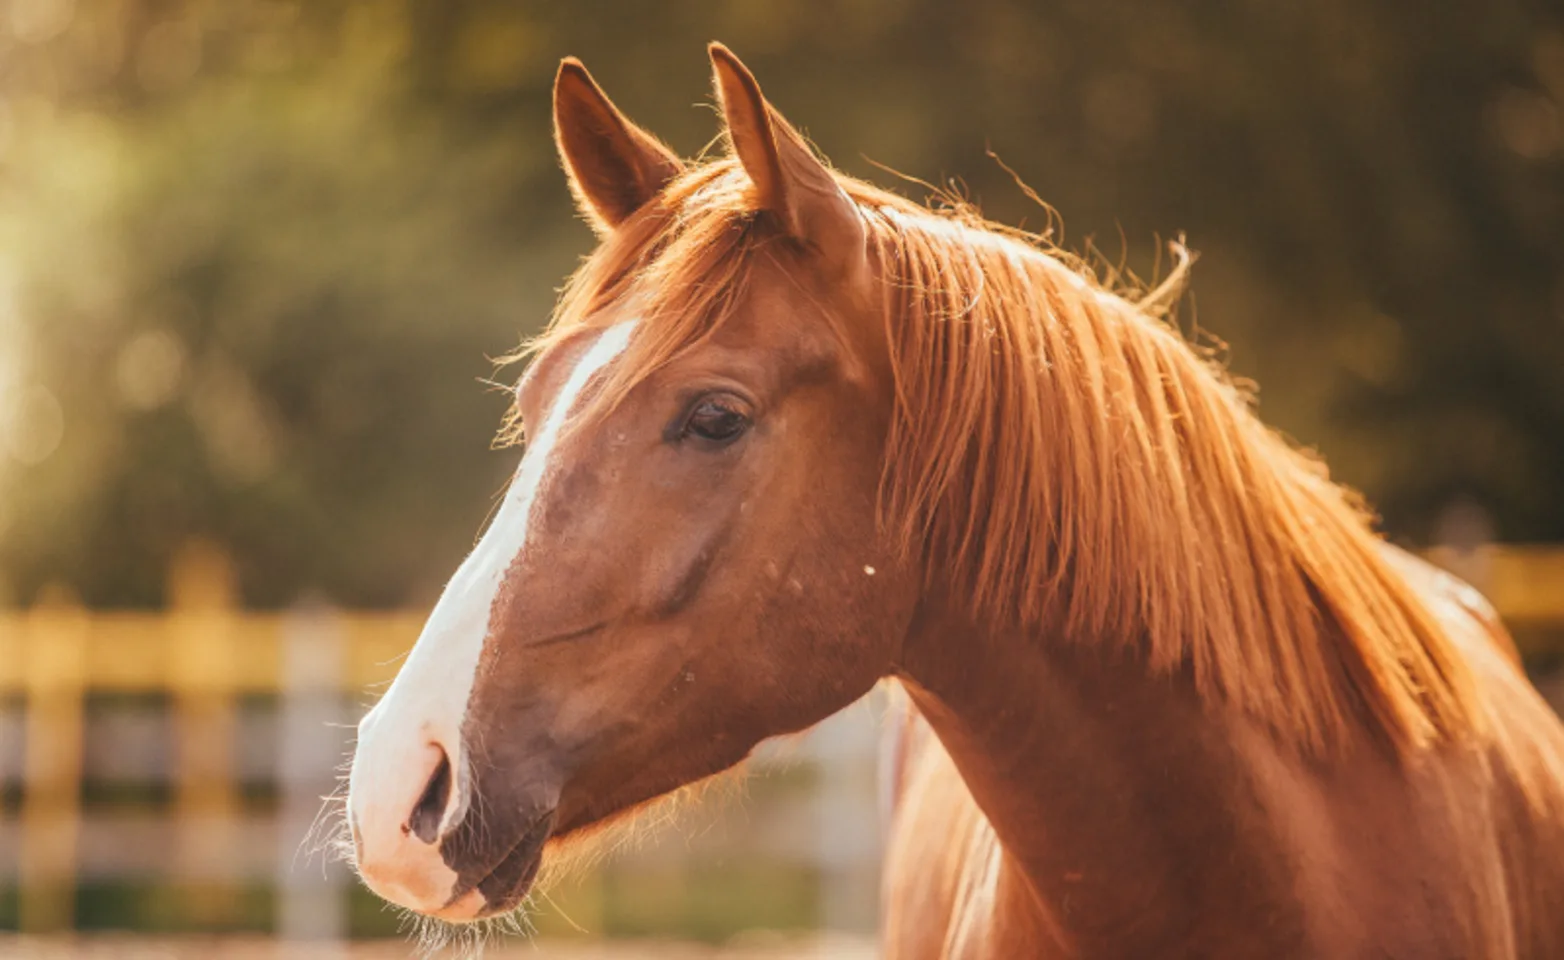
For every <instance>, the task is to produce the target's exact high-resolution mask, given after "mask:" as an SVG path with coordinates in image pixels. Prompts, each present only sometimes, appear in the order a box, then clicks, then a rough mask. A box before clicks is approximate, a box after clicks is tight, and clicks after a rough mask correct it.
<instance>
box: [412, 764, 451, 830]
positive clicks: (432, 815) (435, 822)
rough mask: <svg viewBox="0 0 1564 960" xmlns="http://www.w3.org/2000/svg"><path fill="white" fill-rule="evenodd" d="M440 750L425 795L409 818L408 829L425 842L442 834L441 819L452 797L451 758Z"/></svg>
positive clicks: (415, 805) (414, 807)
mask: <svg viewBox="0 0 1564 960" xmlns="http://www.w3.org/2000/svg"><path fill="white" fill-rule="evenodd" d="M435 749H437V750H439V751H440V763H439V765H438V766H436V767H435V768H434V773H433V774H431V775H430V777H429V783H428V785H427V786H425V787H424V793H423V796H421V797H419V798H418V803H416V804H414V806H413V813H412V816H410V817H408V818H407V829H408V831H409V832H411V833H412V834H413V836H415V837H417V838H418V839H420V840H422V841H423V842H424V843H434V842H435V840H436V839H437V838H438V837H439V836H440V820H441V819H442V818H443V817H444V816H445V804H446V801H448V800H450V798H451V759H450V757H448V756H447V755H446V753H445V750H444V749H443V748H442V747H440V746H438V745H436V746H435Z"/></svg>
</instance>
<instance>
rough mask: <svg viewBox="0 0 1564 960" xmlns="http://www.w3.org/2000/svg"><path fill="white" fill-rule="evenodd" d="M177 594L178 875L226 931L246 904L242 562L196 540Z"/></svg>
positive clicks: (205, 917) (173, 683)
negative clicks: (237, 651)
mask: <svg viewBox="0 0 1564 960" xmlns="http://www.w3.org/2000/svg"><path fill="white" fill-rule="evenodd" d="M168 588H169V602H170V607H171V610H170V614H169V617H170V623H169V631H168V642H169V661H168V676H169V687H170V692H171V693H172V695H173V704H172V708H173V710H172V712H173V719H174V746H175V749H174V817H175V824H176V826H175V829H176V837H177V839H176V848H175V850H174V865H175V872H176V874H177V875H178V877H179V879H180V880H181V881H182V883H181V886H182V888H183V890H182V892H183V894H184V901H183V902H184V904H185V905H186V908H187V910H188V919H189V920H190V921H192V922H194V923H196V924H198V925H207V926H210V925H219V924H222V923H225V922H227V921H231V920H232V919H233V915H234V909H235V906H236V904H237V900H236V898H235V892H236V891H235V881H236V880H237V877H236V876H235V875H234V872H233V869H232V868H233V866H234V865H236V863H237V847H238V841H239V831H238V820H237V814H238V808H239V797H238V785H237V783H236V780H235V777H236V774H237V771H236V770H235V763H234V744H235V739H236V732H237V730H236V727H237V710H236V706H235V703H234V677H233V664H234V642H235V639H234V634H235V630H234V626H235V623H234V619H235V611H234V599H235V590H234V575H233V567H232V564H231V563H230V562H229V560H228V556H227V555H226V554H225V553H223V551H222V550H221V549H219V548H218V547H217V546H215V545H214V544H211V543H207V542H204V541H192V542H190V543H188V544H186V545H185V546H184V547H183V548H182V549H181V550H180V551H179V553H178V554H177V555H176V556H175V558H174V562H173V565H172V567H171V569H170V571H169V585H168Z"/></svg>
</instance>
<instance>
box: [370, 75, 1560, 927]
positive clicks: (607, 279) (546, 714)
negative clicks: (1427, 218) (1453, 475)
mask: <svg viewBox="0 0 1564 960" xmlns="http://www.w3.org/2000/svg"><path fill="white" fill-rule="evenodd" d="M711 54H712V62H713V64H714V67H715V73H716V83H717V92H718V95H719V98H720V101H721V105H722V111H723V114H724V116H725V118H726V127H727V137H728V142H729V144H730V146H731V148H732V150H731V156H728V157H725V158H722V159H717V160H713V161H709V162H706V163H702V164H698V165H688V164H686V163H685V162H683V161H681V160H680V159H679V158H678V157H676V156H675V155H674V154H673V153H672V152H670V151H669V150H668V149H667V148H666V147H664V146H663V145H662V144H661V143H659V142H658V141H657V140H656V139H655V138H653V137H652V136H650V135H648V134H646V133H645V132H643V131H641V130H640V129H639V128H637V127H635V126H634V125H633V124H631V123H630V121H629V120H627V119H626V118H625V117H624V116H623V115H622V114H621V113H620V112H619V111H618V110H617V109H615V108H614V106H613V105H612V104H611V103H610V102H609V101H608V99H607V98H606V97H605V96H604V95H603V93H602V92H601V91H600V90H599V89H598V87H597V86H596V84H595V83H594V82H593V81H592V79H591V77H590V76H589V75H588V74H587V73H586V71H585V70H584V69H583V68H582V67H581V66H580V64H578V63H576V62H575V61H566V62H565V64H564V65H563V66H562V67H561V69H560V73H559V77H558V80H557V83H556V87H555V124H556V137H557V141H558V145H559V148H560V153H561V155H562V157H563V160H564V165H565V168H566V171H567V174H568V176H569V181H570V185H571V187H572V189H573V190H574V192H575V194H576V196H577V198H578V199H579V201H580V205H581V209H582V211H583V213H584V214H585V215H586V216H587V217H588V218H589V219H590V221H591V222H592V224H593V225H594V226H595V228H596V229H597V231H598V233H599V234H600V236H601V238H602V243H601V245H600V247H599V249H598V250H597V251H596V252H595V253H594V254H593V255H592V257H591V258H590V259H589V260H588V261H587V263H586V264H585V265H584V267H583V268H582V269H581V271H580V272H579V273H578V274H577V275H576V277H575V278H574V279H573V281H572V282H571V284H570V285H569V287H568V288H567V290H566V292H565V295H564V296H563V298H562V301H561V303H560V306H559V310H558V314H557V316H556V318H555V320H554V323H553V325H552V326H551V328H550V330H549V332H548V333H547V334H546V335H545V336H544V337H543V338H542V339H541V340H540V341H539V342H538V343H537V344H536V345H535V346H534V348H533V351H532V353H533V362H532V364H531V367H530V368H529V370H528V372H527V374H526V376H525V378H524V379H523V381H522V383H521V384H520V386H519V388H518V394H517V406H516V409H517V418H516V423H517V426H518V428H520V427H521V425H524V430H525V433H526V438H527V449H526V453H525V456H524V457H523V458H522V461H521V466H520V468H519V470H518V472H517V474H516V476H515V479H514V481H513V483H512V485H511V489H510V492H509V493H508V494H507V496H506V498H505V501H504V503H503V505H502V507H501V509H500V511H499V513H498V515H497V516H496V517H495V519H494V521H493V523H492V524H491V525H490V528H489V530H488V532H487V533H486V534H485V535H484V537H483V538H482V540H481V541H480V542H479V544H478V546H477V547H476V548H475V550H474V551H473V553H472V555H471V556H470V557H469V558H468V559H467V560H466V561H465V562H464V563H463V564H462V566H461V568H460V569H459V570H458V571H457V572H456V574H455V576H454V578H453V579H452V580H451V583H450V585H449V586H448V587H447V589H446V591H445V593H444V595H443V596H442V597H441V599H440V601H439V603H438V605H437V606H436V608H435V610H434V612H433V614H432V615H431V617H430V619H429V623H428V626H427V627H426V628H425V630H424V632H423V635H422V636H421V637H420V639H419V641H418V644H417V646H416V647H415V648H414V649H413V651H412V653H411V655H410V656H409V658H408V660H407V663H406V664H405V666H404V667H403V668H402V671H401V673H400V675H399V676H398V677H397V679H396V682H395V683H394V684H393V685H392V687H391V689H390V690H389V691H388V693H387V694H386V696H385V697H384V699H383V700H382V701H381V702H380V703H379V705H378V706H377V707H376V708H375V709H374V710H373V711H371V712H370V714H369V715H368V716H367V717H365V719H364V721H363V723H362V725H361V727H360V739H359V744H358V752H357V756H356V758H355V760H354V764H353V770H352V775H351V791H350V797H349V803H348V808H349V812H350V820H351V823H352V828H353V829H352V832H353V841H354V846H355V847H356V856H357V864H358V867H359V869H360V871H361V872H362V874H363V876H364V878H365V880H366V881H367V882H368V883H369V884H370V886H372V887H373V888H374V889H375V890H377V891H379V892H380V893H381V894H383V895H385V896H386V897H388V898H390V899H392V900H394V901H396V902H398V903H400V904H403V905H405V906H407V907H409V908H412V909H413V910H416V911H419V912H421V913H427V914H431V915H435V916H438V917H442V918H446V919H452V920H465V919H471V918H476V917H481V916H486V915H493V914H496V913H499V912H503V911H507V910H509V909H510V908H512V907H513V906H515V905H516V904H517V903H518V902H519V901H520V900H521V898H522V897H523V896H524V895H525V894H526V892H527V890H528V888H529V887H530V885H531V884H532V882H533V879H534V877H535V875H536V873H537V870H538V868H539V864H540V862H541V861H542V860H543V859H544V858H549V859H552V858H553V857H554V856H555V855H556V852H557V851H558V849H559V848H560V847H561V846H564V845H568V844H570V843H571V841H572V840H573V839H575V838H579V837H582V836H585V835H587V834H589V833H591V832H593V831H594V828H595V827H597V826H599V825H602V824H605V823H608V822H611V821H615V820H619V819H622V818H623V817H625V816H626V815H627V814H628V813H630V812H633V811H635V810H637V809H638V808H640V807H642V806H643V805H645V804H647V803H648V802H650V801H652V800H654V799H655V798H658V797H661V796H663V795H666V794H668V793H669V792H670V791H675V790H676V789H677V788H679V787H681V786H683V785H686V784H691V783H694V782H697V781H700V780H703V779H704V778H707V777H710V776H712V775H714V774H716V773H718V772H720V771H723V770H726V769H728V768H730V767H732V766H734V765H735V764H737V763H738V762H739V761H741V760H742V759H743V758H744V757H745V756H746V755H747V754H748V753H749V752H750V751H751V750H752V749H753V748H754V747H755V746H756V745H757V744H758V743H760V742H761V741H763V740H765V739H767V738H769V737H773V736H777V735H779V734H785V733H789V732H792V731H797V730H800V729H803V728H805V727H808V726H810V725H811V724H814V723H816V722H817V721H819V720H821V719H822V718H824V717H826V716H827V715H829V714H831V713H832V712H834V711H835V710H837V709H839V708H841V707H843V706H844V705H846V704H848V703H849V702H851V701H853V700H854V699H856V698H857V697H859V696H860V695H862V694H863V693H864V692H865V691H867V690H869V689H870V687H871V686H873V685H874V684H875V683H876V682H877V681H879V680H880V679H881V678H887V677H890V678H895V679H896V680H897V681H899V682H900V684H901V685H902V686H903V687H905V689H906V691H907V693H908V696H909V699H910V703H911V707H912V708H915V710H911V709H909V711H908V712H907V714H906V719H905V720H904V721H903V724H904V726H903V729H902V733H901V736H900V737H899V738H897V747H896V749H895V750H894V756H893V758H892V759H893V761H894V770H893V772H894V779H895V782H896V786H897V792H898V794H899V799H898V808H897V811H896V815H895V820H894V823H893V826H892V837H891V854H890V859H889V863H888V870H887V875H888V880H887V885H886V905H885V906H886V938H887V948H888V953H889V955H890V956H892V957H898V958H900V957H962V958H968V957H979V958H987V957H992V958H1014V957H1033V956H1046V957H1054V956H1059V957H1064V956H1080V957H1134V958H1141V957H1163V956H1179V957H1268V958H1269V957H1299V956H1308V957H1332V958H1335V957H1450V958H1457V957H1538V958H1540V957H1558V956H1564V728H1561V726H1560V724H1559V722H1558V720H1557V719H1556V718H1555V717H1554V716H1553V715H1552V713H1551V712H1550V711H1549V710H1548V708H1547V707H1546V706H1545V705H1544V703H1543V701H1542V700H1541V699H1540V698H1539V697H1538V695H1537V694H1536V693H1535V692H1534V691H1533V689H1532V688H1531V687H1530V686H1529V685H1528V684H1527V681H1526V679H1525V677H1524V675H1523V673H1522V671H1521V669H1520V667H1519V666H1518V661H1517V658H1516V656H1515V651H1514V648H1513V646H1512V645H1511V644H1510V642H1509V641H1508V639H1507V637H1506V636H1505V634H1504V632H1503V629H1502V627H1500V626H1499V625H1498V624H1497V622H1496V621H1495V620H1494V618H1493V616H1492V614H1491V612H1490V611H1489V610H1488V609H1487V607H1486V606H1485V605H1484V604H1483V602H1482V600H1481V599H1480V598H1478V597H1477V596H1476V595H1475V594H1474V593H1473V592H1472V591H1471V590H1470V589H1469V588H1467V587H1465V586H1464V585H1462V584H1460V583H1459V582H1457V581H1455V580H1453V579H1451V578H1449V577H1447V576H1444V575H1442V574H1439V573H1437V572H1435V571H1433V570H1432V569H1431V568H1428V567H1426V566H1424V565H1423V564H1421V563H1420V562H1418V561H1416V560H1414V559H1412V558H1410V557H1408V556H1407V555H1405V554H1403V553H1400V552H1398V551H1397V550H1395V549H1393V548H1390V547H1388V546H1386V545H1385V544H1384V543H1383V542H1382V541H1381V540H1380V539H1379V538H1378V537H1377V536H1376V535H1375V534H1374V533H1373V532H1372V531H1371V528H1370V525H1369V523H1368V521H1367V520H1366V519H1365V515H1364V513H1363V511H1362V510H1361V509H1360V507H1359V505H1358V504H1357V503H1356V502H1355V501H1354V499H1353V498H1352V497H1351V496H1349V495H1348V494H1346V493H1345V492H1344V491H1343V490H1342V489H1340V488H1339V487H1337V486H1336V485H1334V484H1333V483H1331V481H1330V480H1329V478H1328V477H1327V475H1326V472H1325V470H1324V468H1323V467H1322V466H1321V465H1320V464H1319V463H1318V462H1317V461H1316V460H1314V459H1312V458H1310V457H1309V456H1306V455H1305V454H1303V453H1300V452H1298V451H1297V450H1294V449H1292V448H1291V447H1290V446H1288V445H1287V444H1286V443H1285V442H1284V441H1282V440H1281V439H1279V438H1278V437H1277V436H1276V435H1275V434H1273V433H1272V432H1270V431H1269V430H1267V429H1266V428H1265V427H1264V426H1263V425H1262V424H1261V423H1260V422H1259V421H1258V420H1257V419H1256V417H1255V416H1254V413H1253V411H1252V410H1251V408H1250V404H1249V403H1248V401H1247V398H1246V397H1245V396H1244V395H1243V393H1242V392H1241V391H1240V390H1238V389H1236V388H1235V387H1234V386H1233V384H1232V383H1231V382H1230V381H1229V380H1228V379H1227V378H1226V377H1225V376H1224V375H1223V374H1222V373H1221V372H1220V371H1219V370H1217V369H1215V368H1214V367H1213V366H1212V365H1211V364H1210V363H1208V362H1207V361H1206V360H1204V359H1202V358H1201V356H1200V355H1199V354H1197V353H1196V352H1195V351H1194V350H1192V349H1191V348H1190V347H1189V346H1188V345H1187V344H1186V343H1185V342H1184V341H1183V339H1181V337H1180V336H1179V334H1178V332H1177V331H1176V330H1175V329H1174V328H1172V327H1171V326H1170V325H1168V324H1167V323H1165V322H1163V321H1162V320H1160V319H1159V318H1158V316H1157V311H1156V309H1155V302H1156V301H1158V300H1160V299H1164V297H1163V294H1165V293H1167V292H1168V291H1167V290H1159V291H1156V292H1154V296H1152V297H1151V298H1150V299H1149V300H1145V299H1143V300H1141V301H1138V302H1132V301H1131V300H1129V299H1126V298H1125V297H1122V296H1119V295H1115V294H1114V293H1112V292H1110V291H1109V290H1107V289H1104V287H1103V286H1102V285H1100V284H1098V283H1097V282H1096V281H1094V280H1093V279H1092V278H1091V276H1090V275H1089V274H1088V273H1087V272H1086V271H1085V270H1084V269H1083V268H1082V266H1081V265H1080V264H1078V263H1075V262H1073V261H1071V260H1069V259H1068V258H1067V257H1065V256H1064V255H1063V254H1061V253H1059V252H1058V251H1056V250H1053V249H1050V248H1046V247H1045V246H1043V245H1042V244H1041V243H1040V242H1034V241H1035V239H1036V238H1028V237H1026V236H1024V235H1021V234H1018V233H1016V232H1014V231H1006V230H1003V229H1000V228H998V227H995V226H993V225H992V224H988V223H985V222H983V221H981V220H980V219H978V218H977V217H976V216H975V215H973V214H971V213H970V211H966V210H963V209H959V208H958V209H954V210H945V211H942V212H935V211H930V210H927V209H924V208H923V207H921V206H918V205H915V204H911V203H908V202H907V201H905V200H902V199H900V198H898V197H895V196H893V195H891V194H888V193H884V192H882V191H879V190H877V189H875V188H873V187H870V186H868V185H865V184H863V183H859V182H857V181H854V180H851V179H848V178H846V177H844V176H841V175H839V174H836V173H834V172H832V171H831V170H830V169H829V168H828V167H826V166H825V165H824V164H823V163H822V162H821V161H820V160H819V159H818V158H817V157H816V156H815V154H814V153H813V152H812V151H811V150H810V148H809V147H808V146H807V145H806V144H805V142H804V140H803V139H802V138H801V137H800V136H799V135H798V134H797V133H796V132H795V131H794V129H793V128H792V127H791V126H789V125H788V123H787V122H786V121H785V120H783V119H782V117H781V116H780V115H779V114H778V113H777V112H776V111H775V110H774V109H773V108H772V107H770V106H769V105H768V104H767V102H766V101H765V99H764V98H763V97H762V96H761V93H760V89H759V87H758V86H757V85H756V83H755V81H754V79H753V77H751V75H750V74H749V72H748V71H747V70H746V69H745V68H744V67H743V66H742V65H741V64H740V63H739V62H738V60H736V59H735V58H734V57H733V55H732V54H730V53H729V52H727V50H725V49H724V48H722V47H720V46H716V45H714V46H713V47H712V49H711ZM1175 282H1176V281H1175Z"/></svg>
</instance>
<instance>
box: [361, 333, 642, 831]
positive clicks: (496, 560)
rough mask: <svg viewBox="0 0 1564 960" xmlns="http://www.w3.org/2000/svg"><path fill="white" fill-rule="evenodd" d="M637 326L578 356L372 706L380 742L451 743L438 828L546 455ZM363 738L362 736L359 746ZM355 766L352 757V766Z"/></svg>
mask: <svg viewBox="0 0 1564 960" xmlns="http://www.w3.org/2000/svg"><path fill="white" fill-rule="evenodd" d="M635 326H636V321H634V320H630V321H627V322H624V323H620V324H616V325H614V326H612V327H609V328H607V329H606V330H604V331H603V332H602V333H601V334H600V335H599V336H598V337H597V339H596V340H595V341H593V343H592V346H591V347H590V348H588V350H587V352H586V353H585V354H584V355H583V356H582V357H581V359H580V360H579V361H577V363H576V366H575V369H573V370H572V371H571V373H570V378H569V379H568V380H567V381H566V382H565V386H564V387H563V388H562V389H561V390H560V391H559V395H558V396H557V397H556V398H555V400H554V404H553V406H552V407H551V408H550V409H549V413H548V416H547V417H546V418H545V420H544V423H543V429H542V430H540V431H538V433H537V436H536V437H533V438H530V439H529V440H528V441H527V449H526V453H525V454H524V455H523V456H522V459H521V466H520V467H519V468H518V469H517V471H516V476H515V479H513V480H512V481H511V485H510V489H509V490H507V491H506V494H505V500H504V502H503V503H502V504H501V505H500V509H499V512H498V513H497V514H496V515H495V517H494V521H493V522H492V523H491V524H489V528H488V530H486V531H485V532H484V534H483V537H482V538H481V539H480V540H479V541H478V545H477V546H476V547H474V548H473V551H472V553H471V554H469V555H468V556H467V559H466V560H464V561H463V562H462V565H461V566H460V567H459V568H457V570H456V573H455V575H454V576H452V577H451V580H450V582H449V583H447V584H446V587H445V591H444V592H443V593H442V594H441V595H440V600H439V602H438V603H436V604H435V607H434V611H433V612H432V613H430V615H429V620H428V621H427V622H426V623H425V624H424V629H423V632H422V633H420V634H419V637H418V642H417V643H416V644H414V646H413V650H412V652H411V653H409V654H408V656H407V661H406V662H405V663H404V664H403V665H402V669H401V670H399V671H398V672H397V676H396V680H395V681H393V682H392V684H391V689H390V690H388V691H386V695H385V697H384V698H382V699H381V701H380V702H379V703H378V704H377V705H376V706H375V709H374V711H373V712H375V713H378V714H380V716H379V717H378V718H377V722H376V724H375V725H374V730H373V733H372V734H371V735H372V736H373V737H374V738H375V739H377V740H379V739H380V738H382V737H384V738H386V739H385V740H384V741H382V742H381V748H382V749H385V748H390V749H391V750H393V751H397V752H401V751H406V752H407V753H408V754H409V755H410V756H417V755H418V751H421V750H423V749H424V747H425V745H426V744H428V743H431V742H433V743H438V744H440V745H442V746H443V747H444V748H445V749H446V750H447V751H448V752H451V751H455V753H454V754H453V755H451V756H450V761H451V767H452V770H453V771H454V772H455V775H456V781H457V782H456V790H457V794H456V798H455V802H454V803H452V804H451V806H450V807H449V809H448V811H447V812H446V815H445V817H444V818H443V820H442V821H441V823H440V833H441V834H442V835H443V834H444V833H445V832H446V831H447V830H449V829H450V828H451V827H453V826H455V825H456V824H457V823H458V822H460V820H461V817H462V816H463V814H464V813H465V811H466V807H467V804H468V802H469V799H470V789H469V777H470V775H469V773H468V769H467V767H468V765H467V763H466V756H465V753H466V747H465V746H464V745H463V744H462V736H461V727H462V721H463V720H464V719H465V717H466V714H467V702H468V699H469V698H470V697H471V695H472V686H473V681H474V679H475V678H476V675H477V672H478V659H479V656H480V655H481V654H482V652H483V644H484V640H485V639H486V638H487V637H488V633H489V616H490V612H491V610H492V609H493V607H494V601H495V599H496V597H497V596H498V594H499V589H500V584H501V583H502V582H503V581H504V579H505V572H506V571H507V570H508V569H509V568H510V566H511V564H512V563H513V562H514V561H515V559H516V558H517V557H518V556H520V555H521V553H522V552H523V551H524V550H525V549H526V548H527V530H528V527H529V525H530V520H531V519H532V507H533V504H534V502H535V501H536V500H537V497H538V493H539V491H540V490H542V489H543V487H544V485H545V483H546V481H547V480H548V478H549V475H550V473H551V471H550V470H549V459H550V455H551V454H552V452H553V447H554V442H555V440H556V439H557V438H558V436H559V433H560V430H561V428H562V427H563V426H564V423H565V421H566V420H567V419H569V417H570V413H571V410H572V409H573V408H574V407H575V405H576V401H577V400H578V399H579V398H580V395H581V392H582V390H584V389H585V388H586V385H587V382H588V381H589V380H590V379H591V378H592V375H593V374H594V373H596V372H597V371H598V370H600V369H602V368H603V367H604V366H605V365H606V364H608V362H609V361H611V360H613V359H614V358H615V357H617V356H618V355H619V354H620V353H622V352H623V351H624V349H625V347H626V346H627V345H628V344H629V342H630V334H631V332H632V331H633V330H634V329H635ZM366 746H368V744H366V743H365V742H364V737H363V736H361V739H360V743H359V751H360V753H361V754H362V753H363V752H364V750H365V748H366ZM359 766H360V765H359V764H358V763H355V764H354V771H353V772H354V773H355V774H357V773H358V772H359ZM388 766H389V767H390V768H394V767H397V766H400V765H399V764H390V765H384V764H382V765H379V771H380V772H381V773H382V774H383V775H386V776H394V775H395V774H396V770H394V769H389V768H388Z"/></svg>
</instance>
